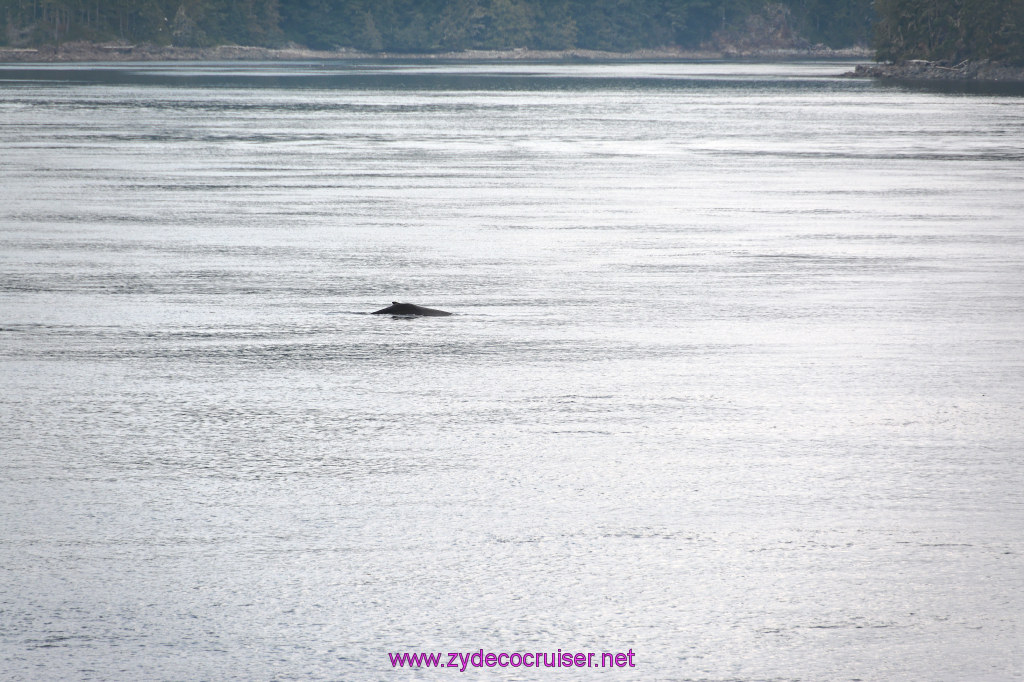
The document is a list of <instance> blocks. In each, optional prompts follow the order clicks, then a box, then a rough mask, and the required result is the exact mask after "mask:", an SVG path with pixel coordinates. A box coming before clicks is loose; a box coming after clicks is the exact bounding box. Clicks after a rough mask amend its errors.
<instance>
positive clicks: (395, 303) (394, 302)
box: [391, 301, 402, 305]
mask: <svg viewBox="0 0 1024 682" xmlns="http://www.w3.org/2000/svg"><path fill="white" fill-rule="evenodd" d="M391 305H402V304H401V303H399V302H398V301H392V302H391Z"/></svg>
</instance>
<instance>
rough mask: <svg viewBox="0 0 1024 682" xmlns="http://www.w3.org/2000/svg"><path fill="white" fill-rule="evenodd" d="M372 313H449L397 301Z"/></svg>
mask: <svg viewBox="0 0 1024 682" xmlns="http://www.w3.org/2000/svg"><path fill="white" fill-rule="evenodd" d="M371 314H372V315H422V316H424V317H447V316H448V315H451V313H448V312H445V311H444V310H435V309H433V308H424V307H423V306H419V305H414V304H412V303H399V302H398V301H392V302H391V305H389V306H388V307H387V308H384V309H383V310H375V311H373V313H371Z"/></svg>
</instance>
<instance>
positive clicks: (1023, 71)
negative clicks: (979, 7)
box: [843, 59, 1024, 83]
mask: <svg viewBox="0 0 1024 682" xmlns="http://www.w3.org/2000/svg"><path fill="white" fill-rule="evenodd" d="M843 75H845V76H848V77H850V78H884V79H900V80H944V81H997V82H1006V83H1024V67H1021V66H1009V65H1007V64H1000V63H998V62H991V61H988V60H966V61H963V62H960V63H959V64H950V63H949V62H929V61H924V60H921V59H914V60H909V61H905V62H900V63H898V64H868V65H864V64H862V65H860V66H858V67H857V68H856V69H855V70H854V71H851V72H849V73H846V74H843Z"/></svg>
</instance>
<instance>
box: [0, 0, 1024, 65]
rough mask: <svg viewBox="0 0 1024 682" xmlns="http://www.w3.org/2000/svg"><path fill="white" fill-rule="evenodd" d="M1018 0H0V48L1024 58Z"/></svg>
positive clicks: (1023, 18)
mask: <svg viewBox="0 0 1024 682" xmlns="http://www.w3.org/2000/svg"><path fill="white" fill-rule="evenodd" d="M1022 29H1024V0H874V2H873V1H872V0H0V44H3V45H7V46H14V47H21V46H33V45H42V44H58V45H59V44H61V43H62V42H70V41H80V40H85V41H95V42H104V41H119V42H123V43H150V44H155V45H176V46H184V47H207V46H212V45H222V44H236V45H257V46H266V47H284V46H303V47H309V48H313V49H338V48H353V49H358V50H364V51H370V52H382V51H383V52H390V53H399V54H401V53H433V52H448V51H460V50H469V49H478V50H503V49H513V48H520V47H522V48H531V49H540V50H567V49H591V50H608V51H616V52H628V51H633V50H640V49H645V48H665V47H678V48H683V49H701V48H705V49H707V48H710V49H717V50H723V49H725V50H730V49H740V50H742V49H754V50H757V49H770V48H806V47H811V46H814V45H824V46H827V47H830V48H842V47H848V46H852V45H865V46H866V45H870V44H872V43H873V44H874V45H875V47H876V49H877V54H878V57H879V59H883V60H896V61H898V60H904V59H946V60H962V59H993V60H1003V61H1007V62H1020V61H1021V60H1022V59H1024V39H1022V32H1024V31H1022Z"/></svg>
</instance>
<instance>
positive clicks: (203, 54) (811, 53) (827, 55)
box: [0, 42, 872, 63]
mask: <svg viewBox="0 0 1024 682" xmlns="http://www.w3.org/2000/svg"><path fill="white" fill-rule="evenodd" d="M871 54H872V53H871V51H870V50H868V49H867V48H863V47H852V48H844V49H840V50H833V49H831V48H827V47H813V48H808V49H761V50H735V51H733V50H728V49H726V50H680V49H658V50H637V51H635V52H604V51H601V50H529V49H524V48H517V49H514V50H466V51H463V52H437V53H434V52H431V53H417V54H405V53H393V52H361V51H359V50H353V49H340V50H310V49H306V48H301V47H288V48H269V47H253V46H243V45H220V46H217V47H170V46H159V45H118V44H100V43H86V42H76V43H65V44H63V45H60V46H59V47H58V46H53V45H44V46H41V47H38V48H2V47H0V63H35V62H43V63H52V62H56V63H60V62H157V61H169V62H170V61H302V60H366V61H372V60H384V61H400V60H427V61H448V60H456V61H690V60H720V59H783V60H786V59H866V58H870V56H871Z"/></svg>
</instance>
